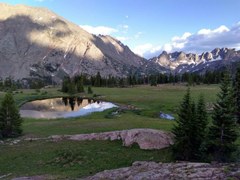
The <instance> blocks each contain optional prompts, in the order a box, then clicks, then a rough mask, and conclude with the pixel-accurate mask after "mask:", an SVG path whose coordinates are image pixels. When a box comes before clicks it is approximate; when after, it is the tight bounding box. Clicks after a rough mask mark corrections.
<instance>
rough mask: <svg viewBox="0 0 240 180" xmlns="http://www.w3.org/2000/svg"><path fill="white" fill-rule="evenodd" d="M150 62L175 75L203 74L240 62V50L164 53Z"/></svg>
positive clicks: (224, 49) (223, 49)
mask: <svg viewBox="0 0 240 180" xmlns="http://www.w3.org/2000/svg"><path fill="white" fill-rule="evenodd" d="M149 61H150V62H154V63H155V64H157V65H160V66H162V67H164V68H166V69H168V70H169V71H172V72H175V73H184V72H203V71H206V70H214V69H218V68H220V67H221V66H226V65H228V64H231V63H233V62H237V61H240V50H238V51H237V50H235V49H229V48H221V49H220V48H215V49H214V50H212V51H211V52H203V53H202V54H200V55H198V54H194V53H185V52H182V51H181V52H173V53H167V52H166V51H163V52H162V53H161V54H160V55H159V56H158V57H154V58H151V59H149Z"/></svg>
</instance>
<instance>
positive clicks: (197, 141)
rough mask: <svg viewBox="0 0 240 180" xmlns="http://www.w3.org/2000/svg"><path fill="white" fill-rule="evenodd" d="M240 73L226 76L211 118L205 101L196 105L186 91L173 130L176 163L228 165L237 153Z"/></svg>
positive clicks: (188, 90)
mask: <svg viewBox="0 0 240 180" xmlns="http://www.w3.org/2000/svg"><path fill="white" fill-rule="evenodd" d="M239 112H240V69H238V70H237V73H236V75H235V77H231V76H230V74H229V73H228V72H224V74H223V79H222V81H221V84H220V92H219V93H218V94H217V101H216V103H214V108H213V112H212V116H211V121H210V122H209V118H208V115H207V110H206V106H205V102H204V97H203V96H202V95H201V96H200V97H199V99H198V102H197V104H196V103H195V102H194V101H193V100H192V98H191V93H190V88H188V89H187V92H186V94H185V96H184V97H183V100H182V103H181V104H180V107H179V112H178V119H177V120H176V125H175V126H174V128H173V129H172V132H173V134H174V135H175V143H174V145H173V147H172V152H173V156H174V158H175V159H177V160H187V161H190V160H191V161H199V160H200V161H206V160H207V161H218V162H226V161H231V160H233V159H234V158H235V159H236V157H234V153H236V152H237V145H236V144H235V141H236V140H237V138H238V136H239V134H238V130H237V128H239V124H240V113H239Z"/></svg>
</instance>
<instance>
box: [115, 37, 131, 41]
mask: <svg viewBox="0 0 240 180" xmlns="http://www.w3.org/2000/svg"><path fill="white" fill-rule="evenodd" d="M116 39H118V40H119V41H122V42H124V41H127V40H129V37H125V36H117V37H116Z"/></svg>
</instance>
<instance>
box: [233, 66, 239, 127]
mask: <svg viewBox="0 0 240 180" xmlns="http://www.w3.org/2000/svg"><path fill="white" fill-rule="evenodd" d="M234 94H235V103H236V112H237V113H236V115H237V122H238V123H239V124H240V67H238V68H237V72H236V75H235V78H234Z"/></svg>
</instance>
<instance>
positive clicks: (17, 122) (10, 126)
mask: <svg viewBox="0 0 240 180" xmlns="http://www.w3.org/2000/svg"><path fill="white" fill-rule="evenodd" d="M21 124H22V118H21V117H20V114H19V110H18V108H17V106H16V104H15V102H14V99H13V96H12V94H11V93H7V94H6V95H5V97H4V99H3V101H2V103H1V107H0V136H1V137H2V138H6V137H15V136H18V135H20V134H21V133H22V129H21Z"/></svg>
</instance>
